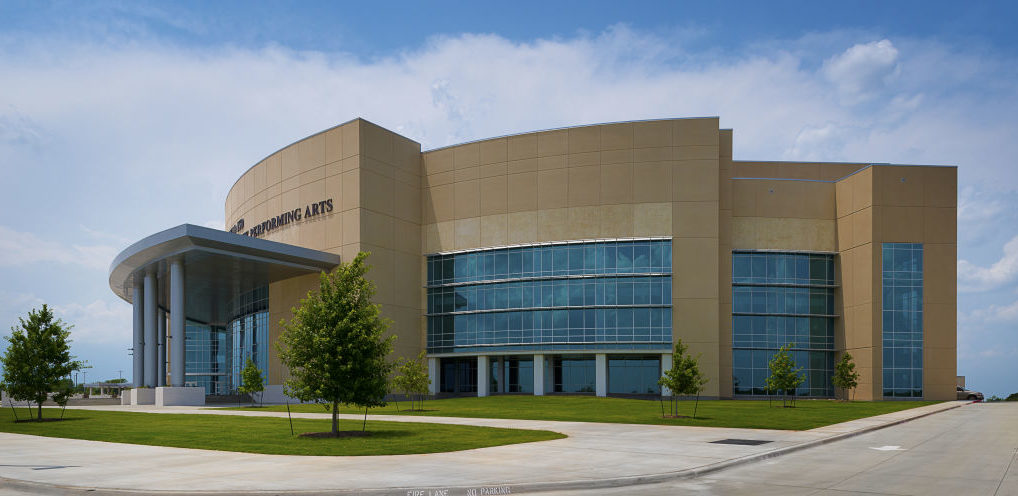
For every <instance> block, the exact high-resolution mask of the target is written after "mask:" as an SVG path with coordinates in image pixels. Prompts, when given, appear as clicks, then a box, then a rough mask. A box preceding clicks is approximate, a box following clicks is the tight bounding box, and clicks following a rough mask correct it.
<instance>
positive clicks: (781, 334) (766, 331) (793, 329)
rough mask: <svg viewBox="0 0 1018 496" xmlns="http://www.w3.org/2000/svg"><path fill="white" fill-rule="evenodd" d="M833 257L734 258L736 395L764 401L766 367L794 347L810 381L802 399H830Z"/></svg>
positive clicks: (747, 254)
mask: <svg viewBox="0 0 1018 496" xmlns="http://www.w3.org/2000/svg"><path fill="white" fill-rule="evenodd" d="M835 287H836V283H835V280H834V256H833V255H829V254H817V253H781V252H759V251H736V252H733V253H732V314H733V315H732V376H733V378H732V379H733V382H732V384H733V391H734V393H735V394H746V395H761V394H765V392H764V389H763V388H764V381H765V379H766V378H767V376H768V375H770V369H769V367H768V363H769V362H770V359H771V357H773V356H774V354H775V353H776V352H777V350H778V348H780V347H782V346H784V345H786V344H788V343H794V346H793V352H792V358H793V359H794V360H795V363H796V365H797V366H800V367H802V368H803V375H804V376H805V377H806V381H805V382H804V383H803V385H802V386H800V388H799V389H798V390H797V391H796V394H797V395H799V396H819V397H828V396H832V395H833V393H834V391H833V388H832V386H831V377H832V375H833V369H834V321H835V319H836V318H837V316H836V315H834V289H835Z"/></svg>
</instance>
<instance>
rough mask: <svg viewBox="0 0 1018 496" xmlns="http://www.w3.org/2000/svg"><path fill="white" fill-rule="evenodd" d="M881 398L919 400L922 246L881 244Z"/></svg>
mask: <svg viewBox="0 0 1018 496" xmlns="http://www.w3.org/2000/svg"><path fill="white" fill-rule="evenodd" d="M881 257H882V259H883V264H882V265H883V267H882V269H883V270H882V271H881V272H882V276H883V277H882V289H883V302H882V310H883V312H882V317H883V347H884V364H883V369H884V377H883V379H884V397H887V398H892V397H893V398H922V397H923V245H922V244H921V243H884V244H883V246H882V251H881Z"/></svg>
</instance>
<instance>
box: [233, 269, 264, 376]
mask: <svg viewBox="0 0 1018 496" xmlns="http://www.w3.org/2000/svg"><path fill="white" fill-rule="evenodd" d="M268 308H269V288H268V287H261V288H258V289H255V290H253V291H249V292H247V293H244V294H241V295H240V296H238V297H237V298H236V299H235V300H234V301H233V315H234V316H235V317H234V318H233V320H232V321H230V324H229V326H228V327H227V328H228V329H229V330H230V334H231V340H232V346H231V348H230V364H231V366H230V369H231V379H232V381H231V384H232V386H233V389H234V390H236V389H237V388H238V387H240V386H241V378H240V373H241V371H242V370H244V365H245V364H246V363H247V359H248V358H251V359H252V360H253V361H254V363H255V366H257V367H258V368H259V369H260V370H261V372H262V381H263V383H265V384H267V383H268V376H269V374H268V372H269V311H268Z"/></svg>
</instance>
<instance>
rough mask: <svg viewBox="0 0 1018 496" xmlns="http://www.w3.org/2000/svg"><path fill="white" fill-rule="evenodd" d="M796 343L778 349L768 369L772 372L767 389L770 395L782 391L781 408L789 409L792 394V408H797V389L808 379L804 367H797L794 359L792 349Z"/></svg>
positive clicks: (767, 380)
mask: <svg viewBox="0 0 1018 496" xmlns="http://www.w3.org/2000/svg"><path fill="white" fill-rule="evenodd" d="M793 346H795V343H788V344H786V345H784V346H782V347H781V348H779V349H778V352H777V353H775V354H774V356H773V357H771V360H770V362H768V364H767V367H768V368H769V369H770V371H771V375H769V376H768V377H767V379H766V386H765V389H766V390H767V392H768V394H770V393H771V392H778V391H781V393H782V395H781V406H782V407H787V406H789V405H788V400H789V393H791V407H792V408H795V389H796V388H798V387H799V386H800V385H801V384H802V383H803V382H805V381H806V378H805V377H803V376H802V374H801V372H802V367H796V366H795V360H793V359H792V353H791V351H790V350H791V349H792V347H793Z"/></svg>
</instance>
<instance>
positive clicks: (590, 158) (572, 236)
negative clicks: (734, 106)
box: [421, 118, 720, 396]
mask: <svg viewBox="0 0 1018 496" xmlns="http://www.w3.org/2000/svg"><path fill="white" fill-rule="evenodd" d="M423 160H424V188H423V196H422V205H421V208H422V213H423V231H424V239H423V243H422V247H421V249H422V251H423V252H424V253H435V252H440V251H447V250H464V249H473V248H481V247H490V246H504V245H509V244H525V243H536V242H541V241H563V240H581V239H595V238H624V237H634V236H635V237H642V236H666V237H673V254H674V256H673V261H672V265H673V271H674V274H675V276H674V277H673V279H672V280H673V283H672V284H673V291H672V293H673V297H674V299H673V301H672V304H673V308H674V311H673V315H674V317H673V319H674V321H673V336H675V337H679V338H682V340H683V341H684V342H685V343H687V344H688V345H689V347H690V351H691V352H693V353H703V356H702V358H701V366H702V367H703V368H704V370H705V371H707V373H708V375H709V376H710V377H711V382H710V383H709V384H708V386H707V388H708V389H707V391H706V392H705V394H706V395H710V396H716V395H718V394H719V388H718V387H719V383H720V381H719V368H718V367H719V337H718V332H717V329H718V325H719V323H718V314H719V312H718V308H719V307H718V305H719V299H718V287H717V283H716V281H718V278H719V276H718V257H719V255H718V236H719V229H718V223H719V219H718V199H719V188H720V181H719V175H718V174H719V167H718V162H719V134H718V119H717V118H699V119H671V120H658V121H643V122H628V123H618V124H604V125H595V126H583V127H575V128H569V129H560V130H552V131H542V132H536V133H528V134H521V135H516V136H509V137H504V138H495V139H490V140H484V141H479V142H475V143H467V144H464V145H458V146H453V147H448V148H442V149H439V150H434V151H430V152H426V153H424V158H423Z"/></svg>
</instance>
